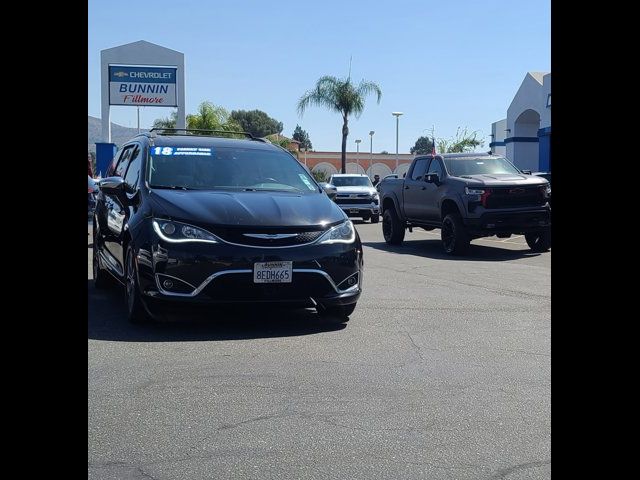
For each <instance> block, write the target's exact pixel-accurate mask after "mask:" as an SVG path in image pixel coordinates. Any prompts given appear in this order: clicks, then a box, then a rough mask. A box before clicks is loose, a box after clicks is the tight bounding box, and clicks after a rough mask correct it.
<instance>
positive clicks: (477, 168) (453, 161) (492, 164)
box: [443, 157, 520, 177]
mask: <svg viewBox="0 0 640 480" xmlns="http://www.w3.org/2000/svg"><path fill="white" fill-rule="evenodd" d="M443 160H444V164H445V165H446V167H447V172H449V175H452V176H454V177H462V176H464V175H482V174H501V173H502V174H504V173H508V174H519V173H520V171H519V170H518V169H517V168H516V167H515V166H514V165H513V164H512V163H511V162H509V160H507V159H506V158H503V157H457V158H446V157H445V158H443Z"/></svg>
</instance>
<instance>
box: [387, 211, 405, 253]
mask: <svg viewBox="0 0 640 480" xmlns="http://www.w3.org/2000/svg"><path fill="white" fill-rule="evenodd" d="M382 235H384V241H385V242H387V244H388V245H400V244H401V243H402V241H403V240H404V225H402V222H400V219H399V218H398V214H397V213H396V211H395V210H394V209H393V208H387V209H386V210H385V211H384V214H383V215H382Z"/></svg>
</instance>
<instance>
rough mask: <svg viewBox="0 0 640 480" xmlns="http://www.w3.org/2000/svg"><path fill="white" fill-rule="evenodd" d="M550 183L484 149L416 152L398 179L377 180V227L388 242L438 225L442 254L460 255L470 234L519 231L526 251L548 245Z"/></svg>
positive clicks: (506, 234) (396, 242) (394, 242)
mask: <svg viewBox="0 0 640 480" xmlns="http://www.w3.org/2000/svg"><path fill="white" fill-rule="evenodd" d="M550 195H551V187H550V185H549V182H548V181H547V180H546V179H545V178H542V177H538V176H533V175H528V174H526V173H523V172H522V171H520V170H518V168H516V167H515V166H514V165H513V164H512V163H511V162H509V161H508V160H507V159H506V158H504V157H500V156H497V155H489V154H486V153H456V154H443V155H435V156H434V155H425V156H418V157H416V158H415V159H414V160H413V163H412V164H411V166H410V167H409V170H408V171H407V174H406V177H405V178H404V179H399V178H398V179H392V178H385V179H384V180H383V181H382V182H381V183H380V197H381V198H380V200H381V204H382V232H383V234H384V239H385V241H386V242H387V243H388V244H390V245H399V244H401V243H402V241H403V240H404V235H405V229H407V228H408V229H409V231H412V229H413V227H421V228H423V229H425V230H433V229H434V228H439V229H441V238H442V245H443V247H444V250H445V252H446V253H448V254H454V255H456V254H463V253H465V252H466V251H467V250H468V248H469V243H470V242H471V240H473V239H474V238H480V237H488V236H492V235H496V236H498V237H499V238H508V237H510V236H511V235H514V234H523V235H524V236H525V238H526V240H527V244H528V245H529V247H530V248H531V250H533V251H536V252H543V251H546V250H548V249H549V248H550V247H551V207H550V206H549V202H548V200H549V197H550Z"/></svg>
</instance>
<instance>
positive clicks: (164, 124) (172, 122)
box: [152, 110, 178, 130]
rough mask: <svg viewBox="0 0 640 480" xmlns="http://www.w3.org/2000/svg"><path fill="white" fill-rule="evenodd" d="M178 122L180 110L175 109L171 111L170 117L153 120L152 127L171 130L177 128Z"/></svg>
mask: <svg viewBox="0 0 640 480" xmlns="http://www.w3.org/2000/svg"><path fill="white" fill-rule="evenodd" d="M177 122H178V112H177V110H174V111H173V112H171V115H169V117H168V118H157V119H156V120H155V121H154V122H153V127H152V128H166V129H167V130H171V129H174V128H176V123H177Z"/></svg>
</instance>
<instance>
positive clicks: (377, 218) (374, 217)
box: [371, 213, 380, 223]
mask: <svg viewBox="0 0 640 480" xmlns="http://www.w3.org/2000/svg"><path fill="white" fill-rule="evenodd" d="M379 221H380V214H378V213H376V214H375V215H372V216H371V223H378V222H379Z"/></svg>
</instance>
